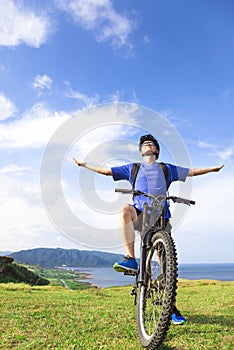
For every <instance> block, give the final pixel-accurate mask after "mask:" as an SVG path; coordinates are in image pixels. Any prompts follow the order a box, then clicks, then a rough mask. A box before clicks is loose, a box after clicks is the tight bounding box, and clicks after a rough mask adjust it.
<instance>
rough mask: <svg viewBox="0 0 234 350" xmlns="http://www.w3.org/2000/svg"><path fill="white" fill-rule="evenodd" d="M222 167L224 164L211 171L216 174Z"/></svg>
mask: <svg viewBox="0 0 234 350" xmlns="http://www.w3.org/2000/svg"><path fill="white" fill-rule="evenodd" d="M223 167H224V164H222V165H220V166H216V167H214V168H213V171H216V172H218V171H219V170H221V169H222V168H223Z"/></svg>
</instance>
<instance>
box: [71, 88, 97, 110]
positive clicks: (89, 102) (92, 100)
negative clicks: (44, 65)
mask: <svg viewBox="0 0 234 350" xmlns="http://www.w3.org/2000/svg"><path fill="white" fill-rule="evenodd" d="M65 84H66V86H67V91H66V92H65V95H66V97H67V98H73V99H76V100H78V101H79V102H81V104H82V106H83V107H85V108H88V107H92V106H93V105H95V104H97V103H98V101H99V96H98V94H96V95H95V96H93V97H90V96H88V95H86V94H84V93H83V92H80V91H74V90H73V89H72V88H71V86H70V83H69V82H65Z"/></svg>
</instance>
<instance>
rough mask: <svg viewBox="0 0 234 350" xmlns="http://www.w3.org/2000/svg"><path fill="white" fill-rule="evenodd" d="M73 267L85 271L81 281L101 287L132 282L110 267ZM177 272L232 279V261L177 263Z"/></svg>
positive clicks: (182, 275)
mask: <svg viewBox="0 0 234 350" xmlns="http://www.w3.org/2000/svg"><path fill="white" fill-rule="evenodd" d="M71 269H72V268H71ZM73 269H74V270H80V271H82V272H85V273H87V278H86V279H85V280H82V281H83V282H89V283H92V284H93V285H96V286H98V287H102V288H107V287H114V286H125V285H129V284H132V283H133V282H134V277H133V276H125V275H124V274H123V273H119V272H115V271H114V270H113V268H112V267H103V268H97V267H94V268H87V269H85V268H84V269H81V268H73ZM178 272H179V274H178V275H179V278H185V279H189V280H200V279H212V280H219V281H234V263H228V264H179V269H178Z"/></svg>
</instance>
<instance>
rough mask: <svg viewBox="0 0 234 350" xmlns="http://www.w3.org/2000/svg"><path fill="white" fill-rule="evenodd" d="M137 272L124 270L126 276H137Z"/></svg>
mask: <svg viewBox="0 0 234 350" xmlns="http://www.w3.org/2000/svg"><path fill="white" fill-rule="evenodd" d="M136 274H137V272H134V271H131V270H126V271H124V275H126V276H136Z"/></svg>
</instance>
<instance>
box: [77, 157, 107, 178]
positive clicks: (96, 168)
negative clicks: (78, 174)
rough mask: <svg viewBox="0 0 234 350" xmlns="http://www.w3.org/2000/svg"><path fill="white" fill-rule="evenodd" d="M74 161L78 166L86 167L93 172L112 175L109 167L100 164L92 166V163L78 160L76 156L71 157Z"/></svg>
mask: <svg viewBox="0 0 234 350" xmlns="http://www.w3.org/2000/svg"><path fill="white" fill-rule="evenodd" d="M73 160H74V162H75V164H76V165H78V166H82V167H84V168H86V169H89V170H92V171H94V172H95V173H98V174H102V175H107V176H112V170H111V168H105V167H101V166H94V165H89V164H87V163H84V162H79V161H78V160H77V159H76V158H73Z"/></svg>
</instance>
